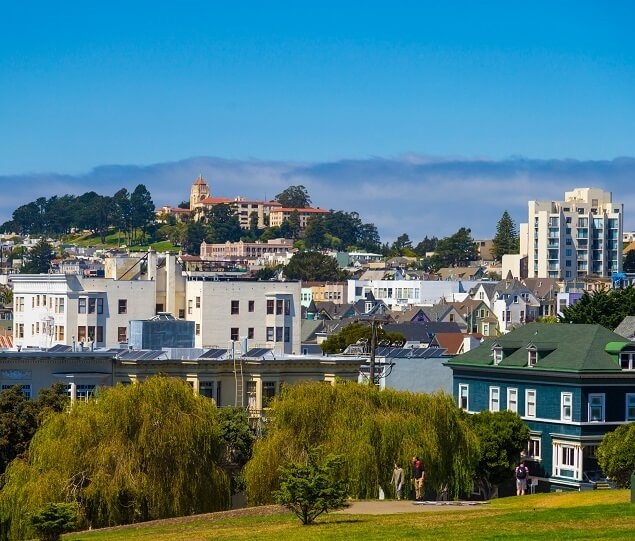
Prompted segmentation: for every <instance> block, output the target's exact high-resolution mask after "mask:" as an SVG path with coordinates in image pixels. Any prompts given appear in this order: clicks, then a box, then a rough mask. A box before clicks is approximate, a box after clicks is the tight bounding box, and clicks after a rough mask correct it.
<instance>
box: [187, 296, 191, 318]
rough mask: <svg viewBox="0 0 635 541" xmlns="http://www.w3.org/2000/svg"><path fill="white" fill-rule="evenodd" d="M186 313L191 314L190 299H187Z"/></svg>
mask: <svg viewBox="0 0 635 541" xmlns="http://www.w3.org/2000/svg"><path fill="white" fill-rule="evenodd" d="M187 313H188V314H190V315H191V314H192V299H189V300H188V301H187Z"/></svg>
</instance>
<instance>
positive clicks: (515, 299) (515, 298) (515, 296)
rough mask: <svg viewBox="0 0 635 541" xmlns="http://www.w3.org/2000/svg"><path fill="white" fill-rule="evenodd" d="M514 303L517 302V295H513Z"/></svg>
mask: <svg viewBox="0 0 635 541" xmlns="http://www.w3.org/2000/svg"><path fill="white" fill-rule="evenodd" d="M514 304H518V295H514Z"/></svg>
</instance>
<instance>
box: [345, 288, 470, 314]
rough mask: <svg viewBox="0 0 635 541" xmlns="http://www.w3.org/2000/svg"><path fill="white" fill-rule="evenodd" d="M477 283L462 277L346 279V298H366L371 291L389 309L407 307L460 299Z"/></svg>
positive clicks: (350, 299) (353, 299)
mask: <svg viewBox="0 0 635 541" xmlns="http://www.w3.org/2000/svg"><path fill="white" fill-rule="evenodd" d="M478 283H479V282H477V281H465V280H463V281H461V280H349V281H348V302H349V303H354V302H357V301H359V300H360V299H365V298H366V294H367V293H368V292H370V293H372V294H373V296H374V297H375V299H377V300H381V301H384V303H385V304H386V305H387V306H388V307H389V308H390V309H391V310H397V311H399V310H407V309H409V308H411V307H413V306H432V305H433V304H438V303H439V302H441V301H442V300H446V301H448V302H454V301H461V300H463V299H465V297H466V296H467V293H468V292H469V290H470V289H471V288H472V287H474V286H476V285H477V284H478Z"/></svg>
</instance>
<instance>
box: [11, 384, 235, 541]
mask: <svg viewBox="0 0 635 541" xmlns="http://www.w3.org/2000/svg"><path fill="white" fill-rule="evenodd" d="M221 440H222V437H221V428H220V422H219V417H218V411H217V409H216V407H215V405H214V403H213V402H212V401H211V400H208V399H206V398H203V397H200V396H197V395H195V394H194V393H192V389H191V387H190V386H189V385H187V384H186V383H185V382H183V381H179V380H176V379H171V378H165V377H153V378H150V379H148V380H147V381H145V382H143V383H140V384H136V385H129V386H117V387H114V388H109V389H104V390H103V391H102V392H100V393H99V395H98V397H97V399H96V400H91V401H89V402H85V403H77V404H75V405H74V407H73V408H72V409H71V411H70V412H69V413H61V414H57V415H54V416H51V417H50V418H49V419H48V420H47V421H46V422H45V423H44V425H43V426H42V427H41V428H40V429H39V430H38V432H37V433H36V435H35V437H34V439H33V440H32V442H31V446H30V448H29V452H28V454H27V457H26V458H25V459H16V460H14V461H13V462H12V463H11V464H10V465H9V467H8V469H7V471H6V473H5V475H4V477H3V487H2V490H1V491H0V516H1V518H2V520H3V522H4V523H5V524H8V525H9V526H8V527H9V538H10V539H23V538H25V537H28V536H32V535H33V532H32V531H31V530H30V525H29V517H30V516H31V515H32V514H33V513H34V512H36V511H37V510H39V509H40V508H42V506H43V505H45V504H47V503H51V502H77V503H78V504H79V507H80V509H81V513H82V515H83V521H84V526H92V527H102V526H110V525H116V524H126V523H132V522H138V521H144V520H150V519H156V518H165V517H173V516H181V515H188V514H194V513H202V512H209V511H216V510H220V509H226V508H227V507H228V506H229V499H230V490H229V479H228V477H227V475H226V474H225V473H224V472H223V471H222V469H221V468H220V466H219V462H220V460H221V456H222V443H221Z"/></svg>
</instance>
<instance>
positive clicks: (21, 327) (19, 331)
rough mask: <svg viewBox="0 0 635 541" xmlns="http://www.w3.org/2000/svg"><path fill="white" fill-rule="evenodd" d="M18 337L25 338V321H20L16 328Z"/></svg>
mask: <svg viewBox="0 0 635 541" xmlns="http://www.w3.org/2000/svg"><path fill="white" fill-rule="evenodd" d="M15 336H16V338H24V323H18V324H17V325H16V329H15Z"/></svg>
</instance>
